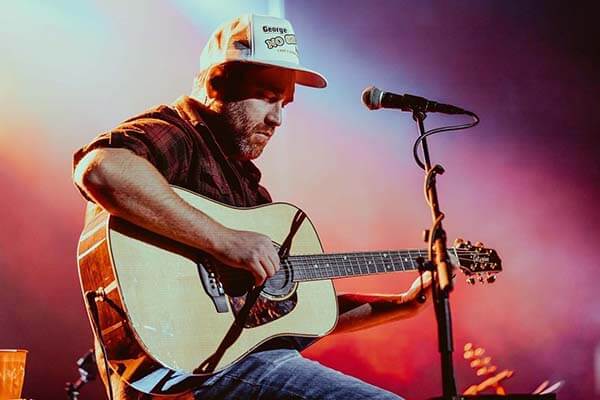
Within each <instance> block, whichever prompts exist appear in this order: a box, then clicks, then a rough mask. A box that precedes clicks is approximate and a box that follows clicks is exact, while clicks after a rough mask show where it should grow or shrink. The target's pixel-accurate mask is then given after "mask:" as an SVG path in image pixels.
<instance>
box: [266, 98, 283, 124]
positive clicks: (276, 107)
mask: <svg viewBox="0 0 600 400" xmlns="http://www.w3.org/2000/svg"><path fill="white" fill-rule="evenodd" d="M269 106H270V107H269V112H268V113H267V115H266V117H265V122H266V123H267V124H268V125H269V126H272V127H275V128H277V127H278V126H280V125H281V120H282V113H283V101H281V100H280V101H276V102H273V103H271V104H270V105H269Z"/></svg>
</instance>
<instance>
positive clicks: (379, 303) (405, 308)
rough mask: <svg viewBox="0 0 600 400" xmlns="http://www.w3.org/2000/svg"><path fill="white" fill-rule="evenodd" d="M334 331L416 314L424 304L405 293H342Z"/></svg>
mask: <svg viewBox="0 0 600 400" xmlns="http://www.w3.org/2000/svg"><path fill="white" fill-rule="evenodd" d="M338 304H339V308H340V315H339V319H338V324H337V326H336V327H335V330H334V331H333V333H345V332H354V331H359V330H362V329H367V328H371V327H374V326H377V325H381V324H384V323H387V322H392V321H396V320H400V319H406V318H410V317H412V316H414V315H416V314H417V313H418V312H419V310H420V309H421V308H422V306H423V304H421V303H419V302H417V300H416V299H414V298H412V299H407V298H406V297H405V295H379V294H340V295H338Z"/></svg>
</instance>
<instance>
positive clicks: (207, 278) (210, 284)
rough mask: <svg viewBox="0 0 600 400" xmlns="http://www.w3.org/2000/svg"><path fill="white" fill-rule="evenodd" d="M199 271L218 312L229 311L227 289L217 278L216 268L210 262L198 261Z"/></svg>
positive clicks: (203, 284)
mask: <svg viewBox="0 0 600 400" xmlns="http://www.w3.org/2000/svg"><path fill="white" fill-rule="evenodd" d="M198 271H199V272H200V280H201V281H202V286H204V290H205V291H206V294H208V295H209V296H210V298H211V299H212V301H213V304H214V306H215V308H216V310H217V312H218V313H226V312H228V311H229V307H228V306H227V298H226V297H225V289H224V288H223V284H222V283H221V282H219V280H218V279H217V273H216V271H215V268H214V267H213V266H212V265H210V264H209V263H201V262H199V263H198Z"/></svg>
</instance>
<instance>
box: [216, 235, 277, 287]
mask: <svg viewBox="0 0 600 400" xmlns="http://www.w3.org/2000/svg"><path fill="white" fill-rule="evenodd" d="M211 253H212V255H213V256H214V257H215V258H216V259H217V260H219V261H220V262H222V263H223V264H226V265H228V266H231V267H234V268H240V269H245V270H247V271H249V272H250V273H251V274H252V275H253V276H254V280H255V282H256V285H257V286H260V285H262V284H263V283H264V282H265V280H266V279H267V278H270V277H272V276H273V275H275V273H276V272H277V271H278V270H279V254H277V250H276V249H275V246H273V242H272V241H271V239H270V238H269V237H268V236H265V235H262V234H260V233H255V232H249V231H238V230H234V229H229V228H225V231H224V232H223V233H222V234H221V235H219V237H218V240H217V243H216V244H215V246H214V250H213V251H211Z"/></svg>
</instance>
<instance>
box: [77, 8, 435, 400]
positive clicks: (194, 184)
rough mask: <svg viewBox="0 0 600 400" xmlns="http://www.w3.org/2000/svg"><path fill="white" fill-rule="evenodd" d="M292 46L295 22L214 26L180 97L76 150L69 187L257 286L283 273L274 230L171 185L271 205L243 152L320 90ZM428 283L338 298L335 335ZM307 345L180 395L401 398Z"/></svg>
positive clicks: (406, 313)
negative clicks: (337, 367)
mask: <svg viewBox="0 0 600 400" xmlns="http://www.w3.org/2000/svg"><path fill="white" fill-rule="evenodd" d="M296 46H297V43H296V37H295V34H294V31H293V28H292V26H291V25H290V23H289V22H288V21H286V20H284V19H280V18H274V17H265V16H257V15H244V16H241V17H238V18H236V19H234V20H233V21H231V22H229V23H226V24H224V25H222V26H221V27H220V28H219V29H217V31H215V32H214V33H213V34H212V36H211V38H210V39H209V41H208V43H207V45H206V47H205V49H204V51H203V52H202V55H201V61H200V72H199V73H198V75H197V77H196V79H195V81H194V87H193V90H192V93H191V95H190V96H189V97H187V96H184V97H181V98H180V99H178V100H177V101H176V102H175V103H174V104H172V105H161V106H158V107H156V108H154V109H151V110H149V111H146V112H145V113H143V114H141V115H139V116H137V117H134V118H131V119H129V120H127V121H125V122H123V123H122V124H120V125H119V126H117V127H116V128H115V129H113V130H111V131H110V132H107V133H104V134H102V135H100V136H98V137H97V138H96V139H94V140H93V141H92V142H91V143H90V144H88V145H86V146H84V147H83V148H81V149H80V150H78V151H77V152H76V154H75V156H74V174H73V179H74V182H75V183H76V185H77V187H78V188H79V189H80V191H81V192H82V194H83V195H84V196H85V197H86V198H87V199H88V200H91V201H93V202H94V203H96V204H97V205H99V206H101V207H102V208H103V209H104V210H106V211H108V213H110V214H111V215H113V216H116V217H118V218H121V219H123V220H125V221H129V222H131V223H133V224H135V225H137V226H139V227H142V228H144V229H146V230H148V231H151V232H155V233H157V234H159V235H162V236H165V237H168V238H171V239H173V240H175V241H177V242H181V243H183V244H185V245H187V246H190V247H193V248H196V249H199V250H202V251H203V252H206V253H208V254H210V255H211V256H213V257H214V258H215V259H216V260H218V261H220V262H221V263H223V264H225V265H227V266H230V267H234V268H237V269H240V270H245V271H248V272H249V273H250V274H251V275H252V277H253V279H254V283H255V285H256V286H260V285H261V284H263V283H264V282H265V280H266V279H268V278H270V277H273V276H274V275H275V274H276V273H277V271H278V270H279V269H280V257H279V255H278V252H277V250H276V248H275V247H274V246H273V242H272V240H271V238H269V237H268V236H266V235H263V234H260V233H255V232H251V231H244V230H236V229H231V228H228V227H226V226H224V225H223V224H221V223H219V222H217V221H216V220H214V219H213V218H211V217H209V216H208V215H206V214H205V213H203V212H202V211H201V210H199V209H197V208H194V207H192V206H190V204H188V203H187V202H186V201H184V200H183V199H182V198H181V197H180V196H178V195H177V194H176V193H175V192H174V190H173V189H172V187H171V185H177V186H180V187H183V188H185V189H189V190H191V191H193V192H196V193H200V194H202V195H204V196H206V197H210V198H212V199H214V200H217V201H219V202H221V203H225V204H228V205H231V206H236V207H252V206H257V205H261V204H266V203H270V202H271V197H270V195H269V193H268V192H267V190H266V189H265V188H263V187H262V186H260V184H259V180H260V172H259V170H258V169H257V168H256V167H255V166H254V164H253V163H252V161H251V160H253V159H256V158H257V157H259V156H260V155H261V153H262V152H263V150H264V148H265V146H266V145H267V143H268V142H269V139H270V138H271V137H272V136H273V134H274V133H275V131H276V129H277V128H278V127H279V126H280V125H281V124H282V109H283V108H284V107H285V106H286V105H287V104H289V103H290V102H292V101H293V99H294V88H295V85H296V84H300V85H306V86H311V87H317V88H323V87H325V86H326V81H325V79H324V78H323V77H322V76H321V75H320V74H318V73H316V72H313V71H311V70H308V69H306V68H304V67H303V66H301V65H300V64H299V60H298V54H297V47H296ZM429 282H430V279H429V276H428V273H425V274H424V275H423V279H422V280H421V279H417V280H416V281H415V283H414V284H413V285H412V286H411V287H410V289H409V290H408V291H407V292H405V293H402V294H394V295H380V294H340V295H338V309H339V318H338V322H337V326H336V327H335V330H333V332H332V334H335V333H342V332H350V331H356V330H360V329H364V328H368V327H372V326H375V325H378V324H382V323H385V322H391V321H395V320H399V319H403V318H408V317H411V316H413V315H415V314H416V313H417V312H418V311H419V310H420V309H422V307H423V302H422V301H418V297H419V296H422V295H423V289H424V288H425V289H427V288H428V286H429ZM426 297H429V296H426ZM96 339H98V338H96ZM308 342H309V340H306V338H304V339H302V338H295V337H279V338H275V339H273V340H270V341H268V342H267V343H265V344H263V345H261V346H259V347H258V348H257V349H255V350H254V351H253V352H252V353H251V354H250V355H249V356H248V357H245V358H244V359H243V360H241V361H240V362H238V363H236V364H234V365H233V366H231V367H229V368H226V369H224V370H222V371H219V372H217V373H215V374H213V375H211V376H208V377H207V378H206V380H205V381H204V382H203V383H201V384H200V385H198V387H196V388H195V389H194V391H193V393H188V394H186V395H185V396H187V398H192V396H195V398H198V399H241V398H261V399H262V398H264V399H267V398H268V399H274V398H278V399H288V398H293V399H325V398H327V399H363V398H369V399H371V398H372V399H397V398H398V397H397V396H396V395H394V394H392V393H389V392H387V391H384V390H382V389H380V388H377V387H374V386H372V385H369V384H367V383H365V382H362V381H360V380H358V379H356V378H353V377H350V376H347V375H344V374H341V373H339V372H337V371H334V370H331V369H329V368H327V367H324V366H322V365H320V364H319V363H316V362H313V361H311V360H308V359H305V358H303V357H302V356H301V355H300V354H299V351H300V350H302V349H303V348H304V347H305V346H306V345H307V344H308ZM98 359H99V360H100V359H101V357H100V356H99V357H98ZM99 365H101V367H103V365H102V363H101V362H99ZM112 389H113V393H112V398H115V399H117V398H118V399H122V398H151V397H150V396H149V395H146V394H143V393H139V392H137V391H135V390H133V388H131V387H128V385H127V384H126V383H123V382H120V381H119V379H118V376H116V375H115V379H112ZM181 398H183V397H181Z"/></svg>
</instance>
